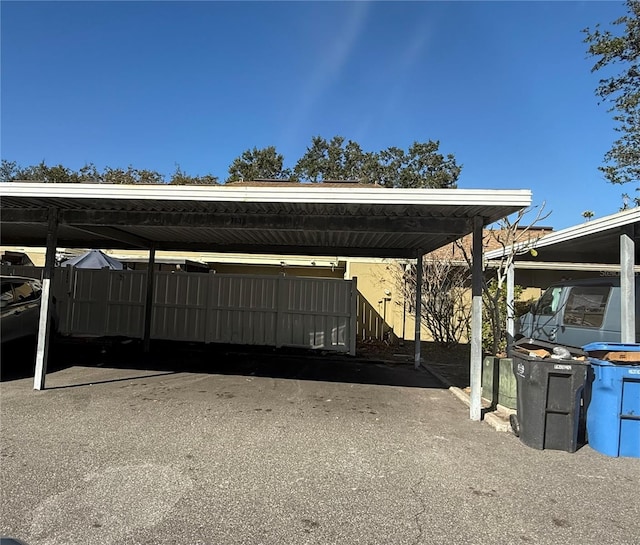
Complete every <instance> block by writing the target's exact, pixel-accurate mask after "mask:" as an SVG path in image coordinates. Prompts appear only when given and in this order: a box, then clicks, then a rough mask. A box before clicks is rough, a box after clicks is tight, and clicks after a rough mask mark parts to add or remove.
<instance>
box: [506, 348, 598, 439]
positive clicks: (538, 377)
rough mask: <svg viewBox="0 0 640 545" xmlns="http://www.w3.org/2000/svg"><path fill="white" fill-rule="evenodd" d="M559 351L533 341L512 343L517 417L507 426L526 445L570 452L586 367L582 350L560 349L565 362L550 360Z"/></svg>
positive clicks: (579, 414) (578, 421)
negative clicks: (566, 353) (512, 429)
mask: <svg viewBox="0 0 640 545" xmlns="http://www.w3.org/2000/svg"><path fill="white" fill-rule="evenodd" d="M559 346H560V345H556V344H552V343H548V342H545V341H539V340H535V339H521V340H519V341H518V342H516V343H515V345H514V349H513V350H512V353H511V357H512V361H513V374H514V375H515V376H516V381H517V387H518V394H517V396H518V400H517V406H518V414H517V416H514V417H513V418H512V422H511V425H512V427H513V428H514V431H515V432H516V434H517V435H519V437H520V440H521V441H522V442H523V443H524V444H525V445H528V446H530V447H533V448H537V449H554V450H564V451H566V452H575V451H576V449H577V448H578V432H579V429H580V426H581V420H582V419H583V411H582V397H583V391H584V387H585V383H586V380H587V370H588V368H589V362H588V360H587V359H586V353H585V352H584V351H583V350H581V349H580V348H575V347H570V346H566V347H564V348H566V349H568V351H569V356H568V357H566V356H565V357H561V358H559V357H555V358H552V357H550V355H552V354H553V349H554V348H557V347H559ZM574 358H581V359H574Z"/></svg>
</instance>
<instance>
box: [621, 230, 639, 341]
mask: <svg viewBox="0 0 640 545" xmlns="http://www.w3.org/2000/svg"><path fill="white" fill-rule="evenodd" d="M634 264H635V242H634V237H633V226H630V228H629V229H626V230H624V231H623V232H622V233H621V234H620V303H621V304H620V327H621V328H620V342H623V343H635V342H636V315H635V308H636V305H635V300H636V283H635V274H634V270H633V269H634Z"/></svg>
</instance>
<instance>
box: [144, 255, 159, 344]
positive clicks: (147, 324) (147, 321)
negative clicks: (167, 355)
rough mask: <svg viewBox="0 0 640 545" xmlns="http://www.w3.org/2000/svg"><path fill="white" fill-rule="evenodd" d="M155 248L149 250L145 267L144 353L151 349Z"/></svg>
mask: <svg viewBox="0 0 640 545" xmlns="http://www.w3.org/2000/svg"><path fill="white" fill-rule="evenodd" d="M155 265H156V248H155V246H151V247H150V248H149V264H148V267H147V293H146V298H145V301H144V337H143V341H142V348H143V350H144V352H145V353H148V352H149V349H150V348H151V318H152V314H153V281H154V277H155Z"/></svg>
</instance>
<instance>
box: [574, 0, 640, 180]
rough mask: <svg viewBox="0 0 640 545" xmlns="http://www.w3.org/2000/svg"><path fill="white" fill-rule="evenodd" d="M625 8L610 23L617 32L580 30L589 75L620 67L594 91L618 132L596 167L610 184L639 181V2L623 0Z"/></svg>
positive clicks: (637, 0)
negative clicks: (590, 62)
mask: <svg viewBox="0 0 640 545" xmlns="http://www.w3.org/2000/svg"><path fill="white" fill-rule="evenodd" d="M626 7H627V14H626V15H624V16H622V17H620V18H618V19H616V20H615V21H613V23H612V25H613V26H615V27H616V29H619V30H620V32H619V33H617V34H614V33H613V32H612V31H611V30H602V29H601V28H600V25H596V26H595V28H594V29H593V30H591V29H589V28H586V29H585V30H584V33H585V34H586V38H585V40H584V41H585V43H587V44H588V45H589V47H588V50H587V51H588V53H589V56H591V57H595V58H596V59H597V61H596V63H595V64H594V66H593V68H592V69H591V71H592V72H597V71H599V70H603V69H610V70H611V71H613V70H614V69H615V67H617V66H618V65H621V66H622V68H621V69H620V71H619V72H618V73H615V74H613V75H610V76H608V77H604V78H602V79H601V80H600V83H599V85H598V87H597V89H596V94H597V96H599V97H600V98H601V99H602V100H603V101H604V102H606V103H608V104H609V111H610V112H613V113H614V116H613V119H614V120H615V121H616V122H617V126H616V131H618V132H619V133H620V138H618V139H617V140H616V141H615V142H614V143H613V146H612V148H611V149H610V150H609V151H608V152H607V153H606V154H605V156H604V159H605V164H604V165H603V166H602V167H600V170H601V171H602V172H603V173H604V176H605V178H606V179H607V180H608V181H609V182H611V183H614V184H624V183H627V182H638V181H640V64H639V59H640V0H627V2H626Z"/></svg>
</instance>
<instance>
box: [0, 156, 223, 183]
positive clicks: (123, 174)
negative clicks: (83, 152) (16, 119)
mask: <svg viewBox="0 0 640 545" xmlns="http://www.w3.org/2000/svg"><path fill="white" fill-rule="evenodd" d="M16 181H27V182H45V183H97V184H164V183H166V181H165V179H164V176H163V175H162V174H160V173H159V172H156V171H155V170H146V169H137V168H133V167H132V166H131V165H129V166H128V167H127V168H126V169H125V168H112V167H105V168H104V169H103V170H102V171H100V170H99V169H98V168H97V167H96V166H95V165H94V164H93V163H88V164H86V165H84V166H83V167H82V168H80V169H78V170H77V171H74V170H72V169H70V168H67V167H65V166H63V165H54V166H48V165H47V164H46V163H45V162H44V161H42V162H40V163H38V164H37V165H31V166H27V167H21V166H19V165H18V164H17V163H16V162H15V161H7V160H5V159H3V160H2V166H1V167H0V182H16ZM169 183H170V184H180V185H185V184H217V183H218V179H217V178H216V177H215V176H211V175H210V174H207V175H205V176H189V175H187V174H185V173H184V172H182V170H180V167H179V166H178V167H177V168H176V172H175V173H174V174H173V175H172V176H171V178H170V180H169Z"/></svg>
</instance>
